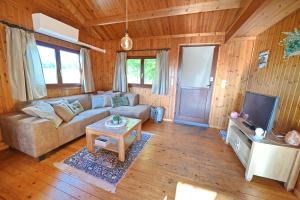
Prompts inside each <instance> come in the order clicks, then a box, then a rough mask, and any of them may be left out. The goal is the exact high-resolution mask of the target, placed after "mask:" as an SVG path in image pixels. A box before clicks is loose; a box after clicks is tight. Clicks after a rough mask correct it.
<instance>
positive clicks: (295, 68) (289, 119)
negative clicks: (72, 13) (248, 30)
mask: <svg viewBox="0 0 300 200" xmlns="http://www.w3.org/2000/svg"><path fill="white" fill-rule="evenodd" d="M296 27H297V28H298V29H299V28H300V10H298V11H297V12H294V13H293V14H291V15H289V16H288V17H286V18H285V19H283V20H282V21H280V22H279V23H277V24H275V25H274V26H272V27H271V28H269V29H268V30H266V31H265V32H263V33H261V34H260V35H258V36H257V38H256V42H255V46H254V51H253V58H252V63H251V69H250V73H249V80H248V86H247V87H246V89H247V90H250V91H253V92H259V93H263V94H268V95H275V96H279V97H280V106H279V111H278V114H277V119H276V122H275V124H274V129H275V132H287V131H289V130H293V129H295V130H297V131H299V132H300V57H299V56H294V57H290V58H288V59H284V58H283V50H284V48H283V47H282V46H280V45H279V42H280V41H281V40H282V39H283V38H284V37H285V36H284V34H282V32H288V31H292V30H293V29H294V28H296ZM264 50H270V54H269V62H268V65H267V67H266V68H263V69H258V68H257V60H258V54H259V52H261V51H264ZM297 190H298V194H300V192H299V191H300V178H299V179H298V185H297Z"/></svg>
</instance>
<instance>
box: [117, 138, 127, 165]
mask: <svg viewBox="0 0 300 200" xmlns="http://www.w3.org/2000/svg"><path fill="white" fill-rule="evenodd" d="M118 151H119V160H120V161H122V162H124V161H125V143H124V138H122V139H120V140H119V149H118Z"/></svg>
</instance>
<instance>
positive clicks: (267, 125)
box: [241, 92, 279, 132]
mask: <svg viewBox="0 0 300 200" xmlns="http://www.w3.org/2000/svg"><path fill="white" fill-rule="evenodd" d="M278 103H279V97H277V96H267V95H263V94H258V93H253V92H246V95H245V100H244V104H243V108H242V112H241V113H242V117H243V118H244V119H245V120H246V121H247V122H248V123H249V124H250V125H251V126H252V127H255V128H258V127H260V128H262V129H264V130H266V131H267V132H272V127H273V123H274V120H275V118H276V113H277V109H278Z"/></svg>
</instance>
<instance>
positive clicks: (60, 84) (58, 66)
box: [36, 41, 82, 88]
mask: <svg viewBox="0 0 300 200" xmlns="http://www.w3.org/2000/svg"><path fill="white" fill-rule="evenodd" d="M36 44H37V45H39V46H44V47H48V48H52V49H54V52H55V60H56V75H57V83H56V84H47V83H46V87H47V88H63V87H81V81H80V83H63V82H62V80H63V79H62V74H61V59H60V50H63V51H66V52H70V53H76V54H78V56H79V54H80V51H79V50H75V49H70V48H66V47H62V46H58V45H55V44H50V43H47V42H42V41H36ZM78 62H79V73H80V77H81V74H82V69H81V68H80V61H79V59H78Z"/></svg>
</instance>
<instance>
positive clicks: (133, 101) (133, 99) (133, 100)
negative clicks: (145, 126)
mask: <svg viewBox="0 0 300 200" xmlns="http://www.w3.org/2000/svg"><path fill="white" fill-rule="evenodd" d="M124 96H126V97H127V98H128V101H129V105H130V106H136V105H138V104H139V95H138V94H134V93H126V94H124Z"/></svg>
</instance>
